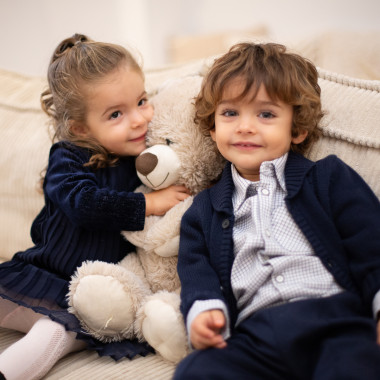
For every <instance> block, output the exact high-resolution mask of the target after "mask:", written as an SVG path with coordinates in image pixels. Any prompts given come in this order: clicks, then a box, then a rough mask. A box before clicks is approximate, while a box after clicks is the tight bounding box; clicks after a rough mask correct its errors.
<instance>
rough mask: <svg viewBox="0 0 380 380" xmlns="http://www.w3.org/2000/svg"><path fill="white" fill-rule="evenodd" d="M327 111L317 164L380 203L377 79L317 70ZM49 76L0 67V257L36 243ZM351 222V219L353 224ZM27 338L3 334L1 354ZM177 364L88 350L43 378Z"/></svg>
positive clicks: (165, 72)
mask: <svg viewBox="0 0 380 380" xmlns="http://www.w3.org/2000/svg"><path fill="white" fill-rule="evenodd" d="M211 61H212V59H211V58H209V59H200V60H196V61H194V62H191V63H187V64H182V65H179V66H172V67H165V68H163V69H158V70H150V71H148V72H147V73H146V81H147V90H148V92H150V93H153V92H155V91H156V90H157V89H158V88H159V86H160V84H161V83H162V82H163V81H165V80H166V79H169V78H175V77H181V76H185V75H194V74H202V73H204V72H205V70H206V69H207V67H208V65H209V64H210V62H211ZM319 75H320V85H321V87H322V102H323V106H324V109H325V111H326V116H325V118H324V119H323V138H322V139H321V140H320V141H319V143H318V144H317V145H316V146H315V147H314V148H313V150H312V151H311V152H310V157H311V158H312V159H317V158H319V157H323V156H325V155H327V154H331V153H333V154H337V155H338V156H340V157H341V158H342V159H343V160H344V161H346V162H347V163H348V164H349V165H351V166H352V167H353V168H355V169H356V170H357V171H358V172H359V173H360V174H361V175H362V176H363V177H364V178H365V180H366V181H367V182H368V183H369V185H370V186H371V187H372V189H373V190H374V191H375V192H376V194H377V196H378V197H379V198H380V94H379V91H380V81H373V80H361V79H354V78H349V77H346V76H343V75H339V74H334V73H332V72H328V71H325V70H322V69H320V70H319ZM44 87H45V80H44V78H35V77H33V78H32V77H28V76H23V75H19V74H17V73H12V72H7V71H3V70H0V131H1V135H0V136H1V138H0V163H1V171H2V178H1V182H0V210H1V213H0V241H1V245H0V260H1V261H4V260H7V259H9V258H11V256H12V255H13V254H14V253H15V252H16V251H18V250H23V249H25V248H27V247H29V246H30V245H31V241H30V238H29V229H30V225H31V222H32V220H33V219H34V217H35V216H36V214H37V212H38V211H39V210H40V208H41V206H42V204H43V198H42V195H41V193H40V192H39V191H38V180H39V175H40V171H41V170H42V169H43V168H44V167H45V165H46V162H47V155H48V150H49V146H50V140H49V136H48V133H47V125H46V117H45V115H44V114H43V113H42V111H41V110H40V105H39V95H40V93H41V91H42V90H43V89H44ZM353 222H354V221H353ZM21 336H22V335H21V334H19V333H16V332H13V331H9V330H6V329H0V352H1V351H3V350H4V349H5V348H6V347H7V346H8V345H10V344H11V343H12V342H14V341H16V340H17V339H18V338H20V337H21ZM173 371H174V367H173V365H171V364H169V363H167V362H165V361H163V360H162V359H161V358H160V357H159V356H158V355H149V356H147V357H137V358H135V359H133V360H128V359H123V360H120V361H118V362H115V361H114V360H113V359H111V358H108V357H103V358H100V357H99V356H98V355H97V354H96V353H94V352H91V351H83V352H79V353H76V354H72V355H69V356H67V357H66V358H63V359H62V360H60V361H59V362H58V363H57V364H56V365H55V367H54V368H53V369H52V370H51V371H50V372H49V373H48V375H47V376H46V377H45V378H46V379H59V380H69V379H92V380H95V379H102V380H103V379H144V380H149V379H155V380H159V379H170V378H171V376H172V373H173Z"/></svg>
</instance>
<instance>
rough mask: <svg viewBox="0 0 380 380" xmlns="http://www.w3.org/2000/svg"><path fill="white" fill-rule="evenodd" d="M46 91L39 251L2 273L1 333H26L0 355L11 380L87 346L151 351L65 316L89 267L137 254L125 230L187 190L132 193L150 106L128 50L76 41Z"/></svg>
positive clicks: (36, 235)
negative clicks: (75, 277)
mask: <svg viewBox="0 0 380 380" xmlns="http://www.w3.org/2000/svg"><path fill="white" fill-rule="evenodd" d="M48 85H49V87H48V90H47V91H45V92H44V93H42V95H41V103H42V108H43V110H44V111H45V112H46V113H47V114H48V115H49V116H50V117H51V120H52V122H53V126H54V130H55V138H56V140H57V142H56V143H55V144H53V146H52V147H51V150H50V156H49V163H48V167H47V170H46V175H45V178H44V180H43V191H44V197H45V206H44V208H43V209H42V211H41V212H40V214H39V215H38V216H37V217H36V219H35V220H34V222H33V224H32V228H31V236H32V239H33V242H34V244H35V245H34V247H32V248H30V249H28V250H26V251H25V252H18V253H16V254H15V256H14V257H13V259H12V260H11V261H9V262H6V263H3V264H1V265H0V296H1V297H0V326H1V327H5V328H10V329H14V330H18V331H21V332H24V333H27V334H26V335H25V337H24V338H22V339H20V340H19V341H18V342H16V343H15V344H13V345H12V346H10V347H9V348H8V349H7V350H5V351H4V352H3V353H2V354H1V355H0V371H1V372H2V375H1V376H3V377H5V378H6V379H8V380H12V379H38V378H41V377H42V376H44V375H45V374H46V373H47V372H48V371H49V369H50V368H51V367H52V366H53V365H54V364H55V363H56V361H57V360H59V359H60V358H61V357H63V356H64V355H66V354H68V353H69V352H73V351H76V350H80V349H83V348H84V347H86V345H87V346H88V347H89V348H94V349H96V350H98V351H99V352H100V353H101V354H102V355H110V356H113V357H115V358H120V357H122V356H128V357H132V356H134V355H135V354H137V353H140V354H146V353H147V352H148V350H149V348H148V347H146V346H144V345H142V344H139V343H136V342H128V341H125V342H121V343H114V344H108V345H105V344H101V343H100V342H98V341H95V340H94V339H93V338H91V337H89V336H87V335H85V334H84V333H82V332H81V330H80V326H79V322H78V320H77V319H76V318H75V316H74V315H72V314H69V313H68V311H67V307H68V305H67V302H66V299H65V295H66V293H67V292H68V283H69V281H70V277H71V275H72V274H73V273H74V271H75V269H76V267H78V266H79V265H81V264H82V262H83V261H85V260H102V261H106V262H111V263H116V262H118V261H120V260H121V259H122V258H123V257H124V256H125V255H126V254H128V252H131V251H132V250H133V249H134V247H133V246H132V244H130V243H129V242H128V241H126V240H125V239H124V238H123V237H122V236H121V235H120V231H121V230H141V229H143V228H144V220H145V216H146V215H151V214H154V215H162V214H164V213H165V212H166V211H167V210H169V209H170V208H171V207H172V206H174V205H175V204H177V203H178V202H180V201H182V200H184V199H185V198H186V197H187V196H188V191H187V189H186V188H185V187H183V186H172V187H170V188H167V189H164V190H159V191H156V192H153V193H150V194H145V195H143V194H141V193H134V192H133V190H134V189H135V188H136V187H137V186H138V185H139V184H140V181H139V179H138V177H137V175H136V172H135V165H134V161H135V156H137V155H138V154H139V153H141V152H142V151H143V150H144V149H145V134H146V131H147V127H148V123H149V122H150V121H151V119H152V116H153V108H152V106H151V105H150V104H149V102H148V100H147V94H146V92H145V89H144V76H143V73H142V70H141V68H140V67H139V65H138V64H137V62H136V61H135V60H134V58H133V57H132V56H131V54H130V53H129V52H128V51H127V50H125V49H124V48H122V47H121V46H118V45H113V44H106V43H100V42H94V41H91V40H90V39H88V38H87V37H86V36H84V35H78V34H76V35H74V36H73V37H72V38H68V39H66V40H64V41H62V42H61V43H60V44H59V45H58V47H57V48H56V50H55V52H54V54H53V57H52V59H51V62H50V65H49V70H48ZM1 376H0V377H1Z"/></svg>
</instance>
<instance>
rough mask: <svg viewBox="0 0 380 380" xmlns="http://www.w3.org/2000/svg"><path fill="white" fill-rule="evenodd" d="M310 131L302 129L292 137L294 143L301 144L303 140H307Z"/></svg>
mask: <svg viewBox="0 0 380 380" xmlns="http://www.w3.org/2000/svg"><path fill="white" fill-rule="evenodd" d="M307 134H308V132H307V131H302V132H300V133H299V134H298V136H296V137H292V143H293V144H296V145H297V144H301V143H302V142H303V141H305V139H306V137H307Z"/></svg>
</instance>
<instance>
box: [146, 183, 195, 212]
mask: <svg viewBox="0 0 380 380" xmlns="http://www.w3.org/2000/svg"><path fill="white" fill-rule="evenodd" d="M144 195H145V203H146V206H145V215H146V216H148V215H164V214H165V213H166V212H167V211H168V210H170V209H171V208H172V207H173V206H175V205H176V204H178V203H179V202H181V201H183V200H185V199H186V198H187V197H189V196H190V191H189V190H188V189H187V188H186V187H185V186H180V185H172V186H169V187H167V188H165V189H161V190H156V191H153V192H151V193H148V194H144Z"/></svg>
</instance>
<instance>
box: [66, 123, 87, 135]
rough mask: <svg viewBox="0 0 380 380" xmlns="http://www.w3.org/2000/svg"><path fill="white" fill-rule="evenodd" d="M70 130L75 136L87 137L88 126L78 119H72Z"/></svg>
mask: <svg viewBox="0 0 380 380" xmlns="http://www.w3.org/2000/svg"><path fill="white" fill-rule="evenodd" d="M70 130H71V132H72V133H73V134H74V135H75V136H79V137H86V136H87V135H88V128H87V126H86V125H85V124H83V123H79V122H77V121H73V120H71V121H70Z"/></svg>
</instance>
